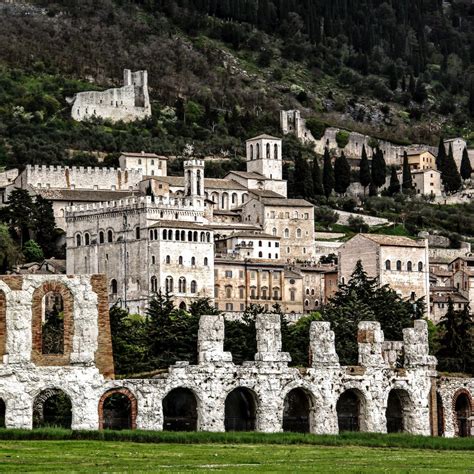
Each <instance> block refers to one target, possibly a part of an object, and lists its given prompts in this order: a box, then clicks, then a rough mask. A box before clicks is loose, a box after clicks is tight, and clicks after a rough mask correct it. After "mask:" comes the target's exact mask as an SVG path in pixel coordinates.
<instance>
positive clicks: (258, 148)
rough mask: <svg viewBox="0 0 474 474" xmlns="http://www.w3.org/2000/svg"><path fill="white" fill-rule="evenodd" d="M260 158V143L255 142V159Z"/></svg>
mask: <svg viewBox="0 0 474 474" xmlns="http://www.w3.org/2000/svg"><path fill="white" fill-rule="evenodd" d="M259 159H260V143H257V160H259Z"/></svg>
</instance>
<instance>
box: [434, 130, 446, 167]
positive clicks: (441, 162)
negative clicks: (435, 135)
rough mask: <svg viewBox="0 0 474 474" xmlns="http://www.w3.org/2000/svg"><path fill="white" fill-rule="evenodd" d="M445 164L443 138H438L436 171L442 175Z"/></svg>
mask: <svg viewBox="0 0 474 474" xmlns="http://www.w3.org/2000/svg"><path fill="white" fill-rule="evenodd" d="M445 164H446V148H445V146H444V138H443V137H440V139H439V144H438V154H437V155H436V169H437V170H438V171H439V172H440V173H442V172H443V168H444V165H445Z"/></svg>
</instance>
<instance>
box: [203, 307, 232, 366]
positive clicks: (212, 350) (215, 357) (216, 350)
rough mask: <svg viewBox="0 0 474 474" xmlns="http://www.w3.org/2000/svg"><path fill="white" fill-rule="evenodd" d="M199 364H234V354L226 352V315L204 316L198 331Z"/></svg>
mask: <svg viewBox="0 0 474 474" xmlns="http://www.w3.org/2000/svg"><path fill="white" fill-rule="evenodd" d="M198 362H199V364H207V363H216V362H232V354H231V353H230V352H224V315H203V316H201V319H200V320H199V331H198Z"/></svg>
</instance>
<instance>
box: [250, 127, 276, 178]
mask: <svg viewBox="0 0 474 474" xmlns="http://www.w3.org/2000/svg"><path fill="white" fill-rule="evenodd" d="M246 146H247V171H248V172H250V173H251V172H253V173H260V174H262V175H263V176H265V177H266V178H268V179H275V180H281V179H282V153H281V139H280V138H276V137H272V136H271V135H259V136H258V137H255V138H250V139H249V140H247V141H246Z"/></svg>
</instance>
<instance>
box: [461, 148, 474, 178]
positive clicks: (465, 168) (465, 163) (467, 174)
mask: <svg viewBox="0 0 474 474" xmlns="http://www.w3.org/2000/svg"><path fill="white" fill-rule="evenodd" d="M471 174H472V166H471V161H470V160H469V155H468V154H467V148H466V147H464V150H463V151H462V160H461V178H462V179H464V180H466V179H471Z"/></svg>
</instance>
